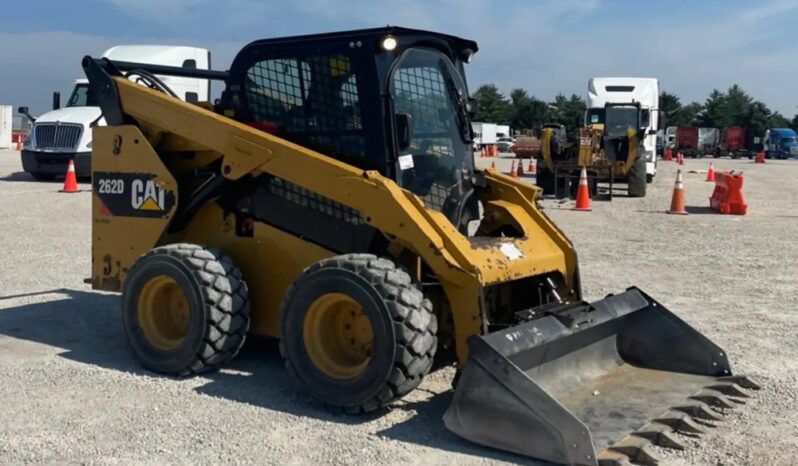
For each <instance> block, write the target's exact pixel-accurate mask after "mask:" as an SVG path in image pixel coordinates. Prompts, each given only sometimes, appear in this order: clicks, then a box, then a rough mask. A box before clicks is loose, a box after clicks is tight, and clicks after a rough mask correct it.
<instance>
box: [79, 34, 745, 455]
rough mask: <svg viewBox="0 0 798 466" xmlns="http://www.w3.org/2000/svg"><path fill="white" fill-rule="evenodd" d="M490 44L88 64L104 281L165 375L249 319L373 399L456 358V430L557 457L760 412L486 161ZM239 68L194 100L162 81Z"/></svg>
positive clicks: (341, 385) (292, 367)
mask: <svg viewBox="0 0 798 466" xmlns="http://www.w3.org/2000/svg"><path fill="white" fill-rule="evenodd" d="M476 51H477V44H476V43H474V42H472V41H469V40H463V39H460V38H456V37H452V36H448V35H444V34H438V33H432V32H426V31H418V30H411V29H404V28H398V27H386V28H380V29H370V30H360V31H351V32H340V33H331V34H322V35H312V36H302V37H290V38H280V39H269V40H261V41H257V42H253V43H251V44H249V45H247V46H246V47H244V48H243V49H242V50H241V51H240V52H239V53H238V55H237V56H236V57H235V59H234V61H233V63H232V64H231V67H230V69H229V71H224V72H222V71H203V70H196V69H192V68H191V67H190V64H188V65H187V66H186V67H183V68H177V67H176V68H170V67H162V66H153V65H144V64H135V63H123V62H111V61H108V60H105V59H102V60H97V59H92V58H91V57H86V58H84V60H83V67H84V69H85V72H86V76H87V77H88V79H89V82H90V89H91V90H90V92H92V93H93V94H94V96H95V97H96V99H97V101H98V102H99V104H100V106H101V107H102V111H103V114H104V116H105V119H106V121H107V123H108V126H106V127H96V128H94V152H93V167H92V169H93V188H94V192H93V232H92V243H93V251H92V252H93V266H92V283H93V287H94V288H96V289H100V290H108V291H121V293H122V304H121V307H122V320H123V324H124V328H125V332H126V335H127V338H128V342H129V346H130V348H131V350H132V352H133V354H134V355H135V356H136V358H137V359H138V360H140V362H141V363H142V364H143V365H144V366H145V367H146V368H148V369H151V370H153V371H157V372H161V373H166V374H173V375H191V374H195V373H199V372H201V371H204V370H208V369H212V368H216V367H218V366H220V365H222V364H224V363H225V362H227V361H229V360H230V359H231V358H232V357H234V356H235V355H236V353H237V352H238V351H239V349H240V347H241V345H242V343H243V341H244V339H245V336H246V335H247V334H257V335H266V336H272V337H276V338H279V340H280V345H279V347H280V352H281V353H282V356H283V357H284V359H285V364H286V367H287V369H288V373H290V374H291V375H292V376H294V377H295V378H296V379H297V380H298V381H299V382H300V383H301V384H302V385H304V387H306V388H307V390H308V391H309V392H311V393H312V394H313V395H314V396H316V397H318V398H319V399H321V400H322V401H324V402H326V403H328V404H329V405H332V406H336V407H340V408H343V409H344V410H346V411H348V412H351V413H361V412H370V411H375V410H378V409H381V408H382V407H384V406H385V405H388V404H390V403H391V402H393V401H394V400H397V399H398V398H400V397H402V396H403V395H405V394H407V393H408V392H410V391H411V390H413V389H414V388H416V387H417V386H418V385H419V384H420V383H421V381H422V379H423V377H424V376H425V375H426V374H427V373H428V372H429V371H430V368H431V367H432V364H433V360H434V358H435V356H436V352H437V354H438V356H441V355H442V354H444V352H446V351H447V350H450V349H451V350H452V352H453V353H454V354H455V355H456V359H457V365H458V376H457V377H456V379H457V383H456V387H455V392H454V395H453V399H452V403H451V406H450V407H449V409H448V411H447V412H446V414H445V416H444V422H445V424H446V426H447V427H448V428H449V429H451V430H452V431H454V432H456V433H457V434H459V435H461V436H463V437H465V438H466V439H469V440H472V441H474V442H477V443H480V444H483V445H487V446H490V447H495V448H500V449H504V450H509V451H512V452H516V453H519V454H523V455H528V456H532V457H537V458H543V459H546V460H549V461H553V462H558V463H565V464H578V465H596V464H625V463H628V462H629V461H634V462H643V463H653V462H655V461H656V459H655V457H654V456H653V455H654V451H653V450H654V448H652V447H651V444H652V443H653V444H656V445H660V446H665V447H674V448H681V444H680V442H679V439H678V438H676V437H675V436H674V435H673V432H674V431H682V432H689V433H700V432H703V431H704V426H705V425H706V424H707V421H714V420H717V419H719V418H720V417H721V416H720V415H719V410H722V409H723V408H732V407H735V406H737V404H738V403H743V402H744V401H745V398H746V397H747V396H748V394H747V389H754V388H757V387H756V384H755V383H754V382H752V381H751V380H749V379H748V378H746V377H742V376H737V375H733V374H732V372H731V367H730V365H729V362H728V359H727V357H726V354H725V352H724V351H723V350H722V349H721V348H719V347H718V346H716V345H714V344H713V343H712V342H710V341H709V340H708V339H707V338H705V337H704V336H702V335H701V334H700V333H699V332H697V331H696V330H694V329H693V328H691V327H690V326H689V325H687V324H686V323H685V322H683V321H682V320H681V319H679V318H678V317H676V316H675V315H674V314H673V313H671V312H669V311H668V310H667V309H666V308H665V307H664V306H662V305H661V304H659V303H658V302H657V301H655V300H653V299H652V298H650V297H649V296H648V295H646V294H645V293H643V292H642V291H640V290H639V289H636V288H630V289H628V290H626V291H624V292H622V293H620V294H617V295H611V296H608V297H607V298H605V299H602V300H600V301H598V302H594V303H586V302H583V300H582V294H581V288H580V279H579V270H578V267H577V257H576V253H575V252H574V249H573V246H572V244H571V242H570V241H569V240H568V238H567V237H566V236H565V235H564V234H563V233H562V232H561V231H560V230H559V229H558V228H557V226H556V225H554V224H553V223H552V222H551V221H550V220H549V218H548V217H547V216H546V215H545V214H544V213H543V212H541V210H539V208H538V207H537V205H536V197H537V195H538V194H539V189H538V188H536V187H534V186H531V185H527V184H524V183H521V182H519V181H517V180H515V179H512V178H510V177H507V176H504V175H501V174H499V173H496V172H495V171H492V170H487V171H482V170H475V168H474V159H473V153H472V145H471V139H472V134H471V125H470V116H471V112H470V105H469V99H468V89H467V87H466V80H465V73H464V64H465V63H467V62H468V61H469V59H470V58H471V56H472V55H473V54H474V53H475V52H476ZM160 75H173V76H183V77H193V78H207V79H209V80H211V79H217V80H221V81H223V82H224V90H223V93H222V95H221V98H220V99H219V100H218V101H217V102H215V103H214V104H209V103H207V102H195V103H189V102H184V101H182V100H180V99H178V98H175V96H174V95H173V93H172V91H171V90H170V89H169V88H168V86H167V85H166V84H164V82H163V81H162V80H160V79H158V78H157V76H160Z"/></svg>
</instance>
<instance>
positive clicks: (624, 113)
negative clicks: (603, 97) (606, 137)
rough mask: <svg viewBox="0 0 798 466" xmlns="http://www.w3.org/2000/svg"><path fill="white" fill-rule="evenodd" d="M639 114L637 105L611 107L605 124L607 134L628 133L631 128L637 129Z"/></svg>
mask: <svg viewBox="0 0 798 466" xmlns="http://www.w3.org/2000/svg"><path fill="white" fill-rule="evenodd" d="M638 116H639V113H638V109H637V107H609V108H608V109H607V115H606V120H607V121H606V125H605V128H606V132H607V134H617V135H622V134H626V130H627V129H629V128H631V129H633V130H635V131H636V130H637V129H638V128H637V125H638Z"/></svg>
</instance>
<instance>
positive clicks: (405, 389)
mask: <svg viewBox="0 0 798 466" xmlns="http://www.w3.org/2000/svg"><path fill="white" fill-rule="evenodd" d="M331 292H339V293H344V294H346V295H348V296H349V297H351V298H353V299H354V300H355V301H357V303H358V304H359V305H360V306H361V307H362V308H363V312H364V313H365V314H366V315H368V317H369V320H370V321H371V326H372V329H373V334H374V343H373V351H372V354H371V360H370V361H369V363H368V364H367V365H366V368H365V369H364V370H363V372H362V373H361V374H359V375H357V376H355V377H354V378H351V379H334V378H332V377H329V376H328V375H326V374H325V373H324V372H322V371H321V370H320V369H318V368H317V367H316V366H315V365H314V364H313V362H312V360H311V359H310V357H309V356H308V353H307V350H306V348H305V342H304V337H303V324H304V319H305V315H306V313H307V311H308V308H309V306H310V305H311V303H313V302H314V301H315V300H316V299H317V298H318V297H319V296H322V295H323V294H325V293H331ZM437 331H438V323H437V319H436V317H435V314H434V313H433V311H432V304H431V302H430V301H429V300H428V299H426V298H425V297H424V294H423V293H422V292H421V290H420V289H419V287H418V286H417V285H415V284H414V283H413V282H412V279H411V277H410V275H408V274H407V273H406V272H405V271H403V270H401V269H400V268H398V267H397V266H396V264H394V262H393V261H391V260H389V259H384V258H378V257H377V256H374V255H371V254H347V255H343V256H336V257H332V258H329V259H325V260H322V261H319V262H317V263H316V264H313V265H312V266H310V267H308V268H306V269H305V270H303V271H302V273H301V274H300V276H299V278H297V279H296V281H295V282H294V283H293V285H291V288H289V290H288V292H287V293H286V296H285V299H284V300H283V304H282V306H281V309H280V323H279V335H280V354H281V355H282V356H283V358H284V359H285V367H286V369H287V370H288V373H289V374H291V376H292V377H294V378H295V379H296V380H297V381H298V382H299V383H300V384H302V385H303V386H304V387H306V389H307V390H308V391H309V392H310V393H311V394H312V395H313V396H314V397H316V398H318V399H319V400H321V401H322V402H324V403H326V404H327V405H330V406H331V407H335V408H339V409H343V410H344V411H345V412H347V413H349V414H360V413H366V412H372V411H375V410H377V409H379V408H382V407H384V406H386V405H388V404H389V403H391V402H393V401H395V400H397V399H399V398H401V397H402V396H404V395H406V394H407V393H409V392H410V391H412V390H413V389H415V388H416V387H418V385H419V384H420V383H421V381H422V379H423V378H424V376H425V375H427V374H428V373H429V371H430V368H431V367H432V363H433V359H434V357H435V351H436V350H437V346H438V340H437V336H436V334H437Z"/></svg>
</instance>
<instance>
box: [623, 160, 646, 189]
mask: <svg viewBox="0 0 798 466" xmlns="http://www.w3.org/2000/svg"><path fill="white" fill-rule="evenodd" d="M626 183H627V184H628V185H629V191H628V193H629V197H646V159H645V158H643V157H637V159H635V163H633V164H632V167H631V168H630V169H629V173H627V174H626Z"/></svg>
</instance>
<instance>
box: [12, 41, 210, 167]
mask: <svg viewBox="0 0 798 466" xmlns="http://www.w3.org/2000/svg"><path fill="white" fill-rule="evenodd" d="M103 57H105V58H109V59H112V60H115V61H120V62H137V63H147V64H152V65H167V66H179V67H183V68H187V69H205V70H207V69H210V65H211V57H210V52H209V51H208V50H206V49H201V48H196V47H184V46H168V45H120V46H116V47H112V48H110V49H108V50H106V51H105V53H103ZM157 77H158V78H159V79H160V80H161V81H163V82H164V83H165V84H167V85H168V86H169V88H170V89H172V90H173V91H174V92H175V94H177V96H178V97H179V98H181V99H182V100H185V101H189V102H198V101H207V100H208V99H209V98H210V81H209V80H207V79H195V78H182V77H169V76H157ZM19 113H21V114H23V115H25V116H26V117H28V118H29V119H30V120H31V122H32V123H33V127H32V128H31V131H30V133H29V134H28V136H27V137H26V138H25V140H24V142H23V146H22V154H21V155H22V168H23V170H24V171H25V172H27V173H30V174H31V175H32V176H33V177H34V178H35V179H37V180H50V179H53V178H54V177H56V176H60V175H63V174H64V173H66V170H67V166H68V164H69V161H70V160H72V161H74V163H75V172H76V175H77V176H78V177H80V178H87V177H90V176H91V149H92V140H91V136H92V131H91V129H92V128H93V127H95V126H104V125H105V120H104V119H103V116H102V112H101V111H100V107H98V106H97V102H96V100H95V98H94V96H93V95H92V93H91V92H90V90H89V83H88V81H87V80H86V79H76V80H74V81H73V87H72V91H71V92H70V94H69V98H68V99H67V101H66V104H65V105H64V107H63V108H62V107H61V98H60V93H58V92H55V93H53V109H52V111H49V112H47V113H45V114H43V115H40V116H39V117H33V116H32V115H31V114H30V111H29V109H28V107H20V108H19Z"/></svg>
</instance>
